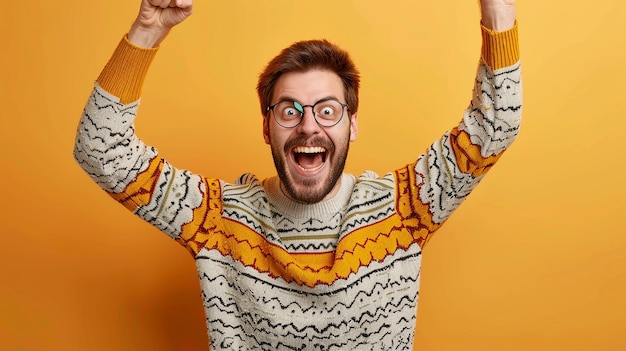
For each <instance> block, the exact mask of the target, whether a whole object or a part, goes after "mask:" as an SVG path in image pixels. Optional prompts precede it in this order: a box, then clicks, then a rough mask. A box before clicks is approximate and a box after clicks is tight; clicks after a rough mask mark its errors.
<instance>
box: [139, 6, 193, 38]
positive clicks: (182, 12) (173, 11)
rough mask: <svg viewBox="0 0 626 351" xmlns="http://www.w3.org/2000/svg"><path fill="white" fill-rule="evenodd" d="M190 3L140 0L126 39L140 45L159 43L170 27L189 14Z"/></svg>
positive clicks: (191, 8)
mask: <svg viewBox="0 0 626 351" xmlns="http://www.w3.org/2000/svg"><path fill="white" fill-rule="evenodd" d="M192 5H193V4H192V0H142V1H141V7H140V9H139V14H138V15H137V19H136V20H135V22H134V23H133V25H132V27H131V29H130V31H129V32H128V40H130V42H131V43H133V44H135V45H137V46H141V47H155V46H157V45H159V43H160V42H161V41H162V40H163V39H164V38H165V37H166V36H167V33H169V31H170V29H172V27H174V26H175V25H177V24H179V23H181V22H182V21H184V20H185V19H186V18H187V17H189V16H190V15H191V13H192V11H193V6H192Z"/></svg>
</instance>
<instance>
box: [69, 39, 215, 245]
mask: <svg viewBox="0 0 626 351" xmlns="http://www.w3.org/2000/svg"><path fill="white" fill-rule="evenodd" d="M156 51H157V50H155V49H143V48H139V47H136V46H133V45H132V44H131V43H130V42H128V40H127V39H126V38H124V39H122V41H121V42H120V44H119V45H118V47H117V48H116V50H115V52H114V53H113V55H112V57H111V59H110V60H109V62H108V63H107V65H106V66H105V68H104V69H103V70H102V73H101V74H100V76H99V77H98V79H97V81H96V83H95V86H94V89H93V91H92V93H91V95H90V96H89V99H88V100H87V103H86V105H85V108H84V110H83V113H82V116H81V119H80V122H79V125H78V129H77V134H76V140H75V146H74V158H75V159H76V161H77V162H78V164H79V165H80V167H81V168H82V169H83V170H84V171H85V172H86V173H87V174H88V175H89V176H90V177H91V178H92V179H93V180H94V182H96V184H98V185H99V186H100V187H101V188H102V189H103V190H105V191H106V192H107V193H108V194H109V195H110V196H112V197H113V198H114V199H115V200H117V201H118V202H120V203H121V204H122V205H124V206H125V207H126V208H128V209H129V210H131V211H132V212H134V213H135V214H136V215H138V216H139V217H141V218H142V219H144V220H145V221H147V222H149V223H151V224H153V225H154V226H156V227H157V228H159V229H160V230H161V231H163V232H165V233H166V234H168V235H169V236H171V237H173V238H175V239H177V240H179V241H180V237H181V235H182V234H183V231H186V230H194V229H193V228H196V227H197V226H195V227H194V225H189V224H190V223H192V222H193V220H194V218H196V217H202V215H203V214H204V213H205V211H206V209H207V207H208V206H209V202H208V200H207V199H208V195H207V193H208V191H209V190H208V188H209V186H211V187H213V189H219V182H217V181H215V180H213V181H209V180H207V179H204V178H202V177H200V176H198V175H196V174H193V173H191V172H189V171H187V170H181V169H177V168H175V167H173V166H172V165H171V164H169V163H168V162H167V161H166V160H165V159H163V158H162V157H161V156H160V155H159V154H158V151H157V149H156V148H154V147H151V146H149V145H146V144H144V142H143V141H142V140H141V139H139V138H138V137H137V135H136V134H135V127H134V121H135V117H136V115H137V109H138V106H139V97H140V95H141V87H142V85H143V81H144V79H145V76H146V73H147V71H148V68H149V66H150V63H151V62H152V59H153V57H154V56H155V54H156Z"/></svg>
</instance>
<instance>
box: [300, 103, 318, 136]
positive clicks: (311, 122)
mask: <svg viewBox="0 0 626 351" xmlns="http://www.w3.org/2000/svg"><path fill="white" fill-rule="evenodd" d="M307 107H310V108H307ZM296 128H297V129H298V132H299V133H302V134H306V135H314V134H317V133H319V132H320V130H321V129H322V127H321V126H320V125H319V124H317V121H316V120H315V115H314V114H313V107H312V106H305V107H304V114H303V115H302V121H301V122H300V124H298V126H297V127H296Z"/></svg>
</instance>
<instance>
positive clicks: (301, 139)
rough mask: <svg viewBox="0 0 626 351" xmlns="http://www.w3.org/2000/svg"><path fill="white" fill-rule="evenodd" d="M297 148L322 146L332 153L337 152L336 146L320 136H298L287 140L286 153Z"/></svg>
mask: <svg viewBox="0 0 626 351" xmlns="http://www.w3.org/2000/svg"><path fill="white" fill-rule="evenodd" d="M295 146H321V147H323V148H325V149H326V150H327V151H329V152H331V153H333V152H334V151H335V145H334V144H333V143H332V142H331V141H330V140H328V139H326V138H323V137H320V136H314V137H312V138H307V137H306V136H298V137H295V138H294V139H291V140H287V142H285V146H284V151H285V153H287V152H289V150H290V149H291V148H293V147H295Z"/></svg>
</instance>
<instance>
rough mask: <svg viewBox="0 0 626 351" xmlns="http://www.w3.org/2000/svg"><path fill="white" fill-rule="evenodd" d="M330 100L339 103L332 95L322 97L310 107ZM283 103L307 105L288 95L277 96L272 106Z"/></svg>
mask: <svg viewBox="0 0 626 351" xmlns="http://www.w3.org/2000/svg"><path fill="white" fill-rule="evenodd" d="M331 99H335V100H338V101H340V100H339V98H338V97H336V96H334V95H328V96H325V97H323V98H321V99H318V100H317V101H315V102H314V103H312V104H311V105H314V104H317V103H318V102H320V101H325V100H331ZM283 101H297V102H299V103H300V104H302V105H307V104H304V103H302V101H300V100H298V99H296V98H293V97H291V96H289V95H284V96H279V98H278V101H276V102H275V103H274V104H278V103H281V102H283ZM307 106H308V105H307Z"/></svg>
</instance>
